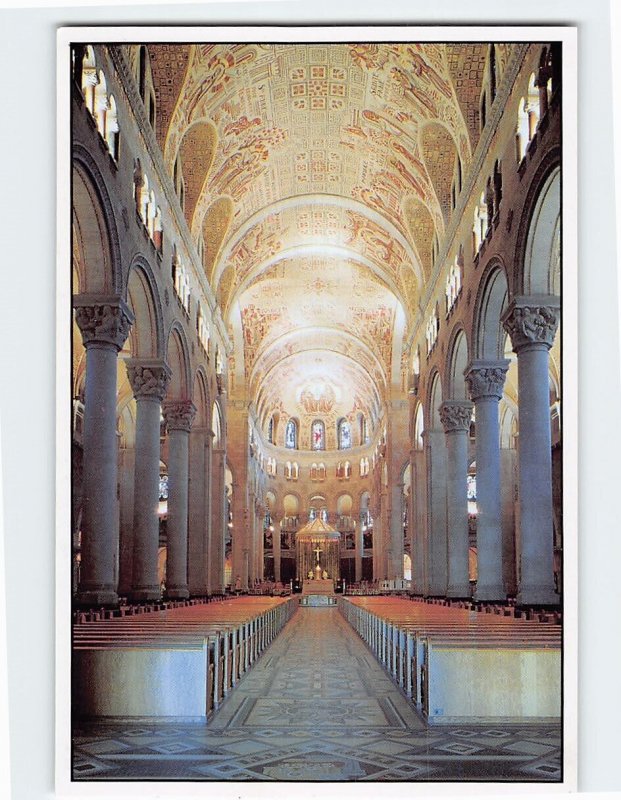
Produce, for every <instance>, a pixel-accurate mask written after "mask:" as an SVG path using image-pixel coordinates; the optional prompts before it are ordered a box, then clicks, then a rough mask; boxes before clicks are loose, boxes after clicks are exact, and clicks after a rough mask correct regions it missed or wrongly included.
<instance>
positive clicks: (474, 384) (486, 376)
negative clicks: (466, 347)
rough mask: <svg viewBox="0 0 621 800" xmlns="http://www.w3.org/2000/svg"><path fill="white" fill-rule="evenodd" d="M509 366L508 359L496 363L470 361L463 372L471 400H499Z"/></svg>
mask: <svg viewBox="0 0 621 800" xmlns="http://www.w3.org/2000/svg"><path fill="white" fill-rule="evenodd" d="M510 364H511V361H510V360H509V359H508V358H502V359H500V360H498V361H483V360H476V361H471V362H470V364H468V366H467V367H466V369H465V370H464V376H465V378H466V385H467V386H468V391H469V393H470V397H471V399H472V400H474V401H476V400H483V399H486V398H495V399H496V400H500V398H501V397H502V391H503V387H504V385H505V378H506V376H507V370H508V369H509V365H510Z"/></svg>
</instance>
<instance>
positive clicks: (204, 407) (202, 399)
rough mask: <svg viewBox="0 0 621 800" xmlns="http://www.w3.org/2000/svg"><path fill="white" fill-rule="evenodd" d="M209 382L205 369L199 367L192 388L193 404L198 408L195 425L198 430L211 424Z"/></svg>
mask: <svg viewBox="0 0 621 800" xmlns="http://www.w3.org/2000/svg"><path fill="white" fill-rule="evenodd" d="M208 386H209V380H208V378H207V375H206V374H205V370H204V369H203V367H202V366H201V367H199V368H198V369H197V370H196V372H195V373H194V383H193V387H192V402H193V403H194V405H195V406H196V418H195V420H194V425H195V427H197V428H206V427H207V426H208V425H209V424H210V422H211V418H210V414H209V410H210V404H209V390H208V388H207V387H208Z"/></svg>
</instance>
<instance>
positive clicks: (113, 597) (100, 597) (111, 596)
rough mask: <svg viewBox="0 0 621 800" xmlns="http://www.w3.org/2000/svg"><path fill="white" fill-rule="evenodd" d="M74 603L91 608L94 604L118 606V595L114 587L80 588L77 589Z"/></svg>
mask: <svg viewBox="0 0 621 800" xmlns="http://www.w3.org/2000/svg"><path fill="white" fill-rule="evenodd" d="M75 601H76V603H77V604H78V605H80V606H87V607H89V608H92V607H94V606H118V604H119V596H118V594H117V593H116V592H115V591H114V589H82V590H80V591H78V594H77V596H76V600H75Z"/></svg>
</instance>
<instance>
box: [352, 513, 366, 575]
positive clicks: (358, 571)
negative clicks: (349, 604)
mask: <svg viewBox="0 0 621 800" xmlns="http://www.w3.org/2000/svg"><path fill="white" fill-rule="evenodd" d="M355 525H356V527H355V528H354V545H355V548H356V549H355V551H354V553H355V555H354V559H355V561H354V569H355V572H354V580H355V581H356V583H360V581H361V580H362V558H363V553H364V534H363V531H362V522H361V521H360V514H358V520H357V521H356V522H355Z"/></svg>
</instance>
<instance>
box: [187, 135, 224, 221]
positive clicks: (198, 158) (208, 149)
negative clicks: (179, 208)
mask: <svg viewBox="0 0 621 800" xmlns="http://www.w3.org/2000/svg"><path fill="white" fill-rule="evenodd" d="M217 144H218V135H217V132H216V128H215V126H214V125H213V124H212V123H211V122H207V121H206V120H199V121H198V122H194V123H193V124H192V125H190V127H189V128H188V129H187V130H186V131H185V133H184V134H183V138H182V139H181V142H180V143H179V150H178V152H179V154H180V155H181V168H182V170H183V179H184V184H185V204H184V213H185V216H186V219H187V221H188V227H189V228H190V229H191V227H192V218H193V216H194V211H195V210H196V206H197V203H198V201H199V198H200V196H201V194H202V192H203V189H204V187H205V185H206V183H207V180H208V178H209V172H210V170H211V165H212V164H213V159H214V156H215V154H216V147H217Z"/></svg>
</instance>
